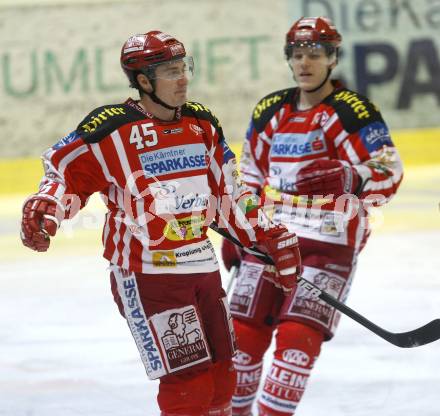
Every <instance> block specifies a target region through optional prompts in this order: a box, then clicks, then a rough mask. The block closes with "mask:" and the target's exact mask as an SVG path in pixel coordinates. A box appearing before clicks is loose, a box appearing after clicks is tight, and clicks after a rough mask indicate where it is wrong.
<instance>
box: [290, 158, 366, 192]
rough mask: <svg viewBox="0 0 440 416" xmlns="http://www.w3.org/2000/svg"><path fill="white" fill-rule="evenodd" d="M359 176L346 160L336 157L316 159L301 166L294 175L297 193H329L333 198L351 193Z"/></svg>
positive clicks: (358, 180) (357, 182) (356, 185)
mask: <svg viewBox="0 0 440 416" xmlns="http://www.w3.org/2000/svg"><path fill="white" fill-rule="evenodd" d="M359 182H360V178H359V174H358V173H357V171H356V169H355V168H354V167H353V166H351V165H350V164H349V163H348V162H345V161H341V160H336V159H330V160H327V159H318V160H315V161H313V162H312V163H310V164H309V165H307V166H304V167H303V168H301V169H300V170H299V171H298V173H297V175H296V189H297V191H298V194H299V195H309V196H313V195H329V194H333V195H334V197H335V198H337V197H339V196H341V195H344V194H353V193H355V192H356V190H357V188H358V186H359Z"/></svg>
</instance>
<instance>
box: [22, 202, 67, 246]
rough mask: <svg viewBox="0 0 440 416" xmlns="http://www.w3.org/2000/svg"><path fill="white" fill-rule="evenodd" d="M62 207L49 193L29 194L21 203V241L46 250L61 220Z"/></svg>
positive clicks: (26, 244) (62, 214)
mask: <svg viewBox="0 0 440 416" xmlns="http://www.w3.org/2000/svg"><path fill="white" fill-rule="evenodd" d="M63 218H64V208H63V207H62V206H61V204H60V203H59V202H58V201H57V200H56V199H55V198H54V197H52V196H50V195H40V194H35V195H31V196H30V197H29V198H28V199H26V201H24V204H23V217H22V220H21V241H22V243H23V245H25V246H26V247H29V248H30V249H32V250H35V251H47V249H48V248H49V245H50V237H53V236H54V235H55V234H56V232H57V230H58V227H59V226H60V223H61V220H62V219H63Z"/></svg>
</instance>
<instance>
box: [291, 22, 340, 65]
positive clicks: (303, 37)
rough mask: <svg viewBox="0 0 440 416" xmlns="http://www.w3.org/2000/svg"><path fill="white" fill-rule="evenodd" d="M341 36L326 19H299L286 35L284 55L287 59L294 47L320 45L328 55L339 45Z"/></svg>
mask: <svg viewBox="0 0 440 416" xmlns="http://www.w3.org/2000/svg"><path fill="white" fill-rule="evenodd" d="M341 41H342V36H341V35H340V34H339V33H338V31H337V30H336V27H335V26H334V25H333V23H332V21H331V20H330V19H329V18H328V17H323V16H321V17H301V19H299V20H298V21H296V22H295V23H294V24H293V26H292V27H291V28H290V30H289V31H288V32H287V34H286V44H285V47H284V53H285V55H286V58H287V59H289V58H290V56H291V55H292V49H293V47H294V46H307V45H314V44H321V45H323V46H324V47H325V48H326V51H327V53H328V54H331V53H333V52H335V51H336V50H337V49H338V48H339V46H340V45H341Z"/></svg>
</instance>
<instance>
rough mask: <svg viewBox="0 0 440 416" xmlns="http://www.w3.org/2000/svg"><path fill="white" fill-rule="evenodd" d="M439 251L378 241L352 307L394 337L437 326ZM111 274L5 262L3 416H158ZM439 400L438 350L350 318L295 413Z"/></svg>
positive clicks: (425, 239) (436, 409)
mask: <svg viewBox="0 0 440 416" xmlns="http://www.w3.org/2000/svg"><path fill="white" fill-rule="evenodd" d="M439 247H440V233H439V232H438V231H432V232H423V233H410V234H408V233H398V234H393V235H392V234H389V233H388V234H380V235H377V236H373V237H372V238H371V241H370V242H369V244H368V245H367V248H366V249H365V252H364V253H362V255H361V258H360V264H359V267H358V273H357V276H356V278H355V282H354V285H353V288H352V292H351V296H350V297H349V302H348V304H349V305H350V306H351V307H353V308H354V309H356V310H357V311H358V312H360V313H361V314H363V315H365V317H367V318H368V319H370V320H371V321H373V322H375V323H376V324H378V325H380V326H382V327H384V328H385V329H388V330H390V331H393V332H398V331H406V330H410V329H414V328H415V327H419V326H421V325H423V324H425V323H427V322H428V321H431V320H432V319H434V318H439V317H440V279H439V270H440V255H439ZM106 267H107V264H106V262H105V261H104V260H103V259H101V258H99V257H97V256H96V255H93V256H91V255H83V254H81V255H79V256H75V255H72V253H70V254H69V256H67V257H63V256H61V257H59V256H54V255H52V256H50V255H49V256H48V255H42V254H35V255H31V256H24V257H23V258H14V259H11V260H10V261H4V262H3V263H2V265H1V266H0V316H1V320H0V322H1V323H0V415H2V416H3V415H4V416H73V415H87V416H104V415H108V416H116V415H123V416H141V415H142V416H157V415H159V410H158V407H157V405H156V394H157V383H156V382H151V381H148V380H147V377H146V375H145V372H144V369H143V366H142V364H141V362H140V359H139V357H138V353H137V350H136V347H135V344H134V342H133V341H132V338H131V334H130V332H129V330H128V327H127V326H126V324H125V321H124V320H123V319H122V318H121V317H120V316H119V314H118V312H117V308H116V307H115V305H114V304H113V300H112V296H111V293H110V289H109V281H108V271H107V270H106ZM224 276H225V280H226V279H227V274H226V273H225V274H224ZM266 361H267V362H266V367H267V365H268V364H269V361H268V360H266ZM439 393H440V342H437V343H433V344H430V345H427V346H424V347H419V348H414V349H400V348H397V347H395V346H393V345H391V344H389V343H387V342H385V341H384V340H382V339H380V338H378V337H377V336H376V335H374V334H372V333H370V332H369V331H368V330H366V329H364V328H363V327H361V326H360V325H358V324H357V323H355V322H353V321H351V320H350V319H349V318H343V319H342V322H341V325H340V328H339V331H338V333H337V336H336V337H335V338H334V340H333V341H331V342H329V343H326V344H325V345H324V348H323V352H322V354H321V357H320V359H319V360H318V362H317V364H316V367H315V370H314V371H313V373H312V377H311V380H310V383H309V388H308V389H307V391H306V394H305V396H304V399H303V401H302V402H301V405H300V407H299V409H298V412H297V415H298V416H305V415H308V416H378V415H380V416H403V415H411V416H439V415H440V399H439Z"/></svg>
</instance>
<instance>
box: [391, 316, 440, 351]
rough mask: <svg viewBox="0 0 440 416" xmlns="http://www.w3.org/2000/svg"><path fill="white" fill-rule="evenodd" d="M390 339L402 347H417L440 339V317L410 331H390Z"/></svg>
mask: <svg viewBox="0 0 440 416" xmlns="http://www.w3.org/2000/svg"><path fill="white" fill-rule="evenodd" d="M387 338H388V341H390V342H391V343H392V344H394V345H397V346H398V347H401V348H415V347H420V346H421V345H426V344H430V343H431V342H434V341H437V340H439V339H440V319H435V320H434V321H431V322H429V323H428V324H426V325H424V326H422V327H420V328H417V329H414V330H412V331H408V332H400V333H397V334H393V333H389V337H387Z"/></svg>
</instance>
